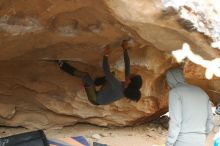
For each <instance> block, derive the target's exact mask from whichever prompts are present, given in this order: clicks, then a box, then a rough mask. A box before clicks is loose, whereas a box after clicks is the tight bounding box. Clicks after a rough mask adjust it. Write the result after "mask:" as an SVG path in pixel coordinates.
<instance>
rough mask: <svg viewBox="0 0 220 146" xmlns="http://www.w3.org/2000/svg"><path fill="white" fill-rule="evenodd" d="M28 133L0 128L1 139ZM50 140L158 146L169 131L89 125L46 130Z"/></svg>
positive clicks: (155, 126) (153, 126)
mask: <svg viewBox="0 0 220 146" xmlns="http://www.w3.org/2000/svg"><path fill="white" fill-rule="evenodd" d="M216 129H217V128H215V129H214V130H213V133H212V134H211V135H210V136H209V137H208V140H207V144H206V146H212V145H213V144H212V141H213V136H214V134H215V133H216V132H217V130H216ZM26 131H28V130H27V129H24V128H6V127H0V137H4V136H8V135H13V134H17V133H22V132H26ZM45 133H46V136H47V138H49V139H53V138H63V137H71V136H81V135H83V136H85V137H86V139H87V140H88V141H89V142H90V144H91V146H92V143H93V142H99V143H102V144H107V145H108V146H158V145H162V144H164V143H165V140H166V136H167V129H165V128H163V126H161V124H158V123H155V122H154V123H146V124H143V125H139V126H135V127H126V128H103V127H97V126H93V125H87V124H78V125H76V126H71V127H65V128H63V129H49V130H45Z"/></svg>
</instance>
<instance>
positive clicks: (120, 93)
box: [96, 49, 130, 105]
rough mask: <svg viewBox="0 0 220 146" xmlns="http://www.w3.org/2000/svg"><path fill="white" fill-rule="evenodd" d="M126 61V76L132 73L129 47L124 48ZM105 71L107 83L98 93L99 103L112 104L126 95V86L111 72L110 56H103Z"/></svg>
mask: <svg viewBox="0 0 220 146" xmlns="http://www.w3.org/2000/svg"><path fill="white" fill-rule="evenodd" d="M124 62H125V76H126V77H127V76H128V75H129V74H130V59H129V56H128V51H127V49H125V50H124ZM103 71H104V74H105V76H106V83H105V85H104V86H103V87H102V89H101V90H100V91H99V92H98V94H97V99H96V101H97V103H98V104H100V105H106V104H110V103H112V102H114V101H116V100H119V99H121V98H123V97H124V87H123V84H122V82H121V81H119V80H118V79H117V78H115V76H114V75H113V74H112V73H111V71H110V67H109V62H108V57H106V56H104V57H103Z"/></svg>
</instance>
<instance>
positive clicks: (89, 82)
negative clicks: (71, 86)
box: [60, 62, 106, 105]
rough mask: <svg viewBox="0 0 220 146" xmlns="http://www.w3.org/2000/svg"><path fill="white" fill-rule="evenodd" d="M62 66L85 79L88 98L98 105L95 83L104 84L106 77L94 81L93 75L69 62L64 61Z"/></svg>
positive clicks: (70, 72) (64, 69)
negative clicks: (79, 69)
mask: <svg viewBox="0 0 220 146" xmlns="http://www.w3.org/2000/svg"><path fill="white" fill-rule="evenodd" d="M60 68H61V69H62V70H63V71H65V72H66V73H68V74H70V75H72V76H76V77H80V78H81V79H82V81H83V85H84V88H85V91H86V94H87V97H88V100H89V101H90V102H91V103H92V104H95V105H98V104H97V101H96V100H97V92H96V90H95V85H96V86H99V85H104V84H105V82H106V80H105V77H100V78H97V79H96V80H95V82H94V80H93V79H92V78H91V76H90V75H89V74H88V73H86V72H81V71H78V70H77V69H76V68H74V67H72V66H70V65H69V64H68V63H65V62H63V64H62V65H61V66H60Z"/></svg>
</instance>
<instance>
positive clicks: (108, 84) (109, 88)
mask: <svg viewBox="0 0 220 146" xmlns="http://www.w3.org/2000/svg"><path fill="white" fill-rule="evenodd" d="M122 48H123V52H124V62H125V81H119V80H118V79H117V78H116V77H115V76H114V75H113V74H112V73H111V71H110V66H109V62H108V55H109V47H105V48H104V54H103V66H102V67H103V72H104V75H105V76H104V77H99V78H96V79H95V81H94V80H93V79H92V78H91V76H90V75H89V74H88V73H86V72H82V71H79V70H77V69H76V68H74V67H72V66H70V65H69V64H68V63H66V62H64V61H59V66H60V68H61V69H62V70H63V71H65V72H66V73H68V74H70V75H72V76H76V77H80V78H81V79H82V81H83V84H84V88H85V90H86V94H87V96H88V99H89V101H90V102H91V103H92V104H95V105H107V104H110V103H112V102H114V101H116V100H119V99H121V98H123V97H126V98H128V99H129V100H132V101H136V102H137V101H139V99H140V98H141V92H140V88H141V86H142V78H141V76H140V75H136V74H130V59H129V56H128V48H129V47H128V41H126V40H124V41H123V42H122ZM100 85H101V86H102V87H101V89H100V90H99V91H96V89H95V86H100Z"/></svg>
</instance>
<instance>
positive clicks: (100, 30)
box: [0, 0, 220, 128]
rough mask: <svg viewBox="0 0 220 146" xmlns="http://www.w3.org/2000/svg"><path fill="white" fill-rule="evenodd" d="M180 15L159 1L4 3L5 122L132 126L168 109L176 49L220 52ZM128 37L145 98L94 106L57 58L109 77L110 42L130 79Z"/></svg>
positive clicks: (1, 84)
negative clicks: (105, 66)
mask: <svg viewBox="0 0 220 146" xmlns="http://www.w3.org/2000/svg"><path fill="white" fill-rule="evenodd" d="M178 19H179V17H178V14H177V13H173V12H169V11H165V10H163V6H162V3H161V2H160V1H159V0H158V1H152V0H149V1H142V0H130V1H125V0H111V1H110V0H105V1H103V0H89V1H88V0H65V1H63V0H53V1H51V0H26V1H23V0H16V1H13V0H3V1H1V2H0V40H1V41H0V49H1V51H0V60H1V61H0V68H1V71H0V107H1V108H0V124H1V125H6V126H24V127H27V128H60V127H63V126H67V125H73V124H76V123H78V122H85V123H91V124H96V125H100V126H126V125H133V124H137V123H140V122H143V121H146V120H151V119H153V118H155V117H157V116H159V115H161V114H163V113H164V112H166V111H167V95H168V87H167V84H166V81H165V76H164V75H165V72H166V70H167V69H169V68H170V67H173V66H177V63H176V61H175V59H174V58H173V57H172V56H171V54H170V51H172V50H175V49H179V48H181V45H182V43H183V42H188V43H189V44H190V45H191V46H193V51H195V52H196V53H199V54H200V55H201V56H203V57H205V58H208V59H211V58H214V57H218V55H219V52H218V50H215V49H213V48H211V47H210V45H209V44H208V43H207V41H206V39H205V38H204V37H203V35H202V34H199V33H197V32H193V33H192V32H189V31H187V30H185V29H184V28H183V27H181V25H180V24H179V23H178V21H177V20H178ZM128 37H132V38H133V39H134V40H135V41H134V43H133V45H132V47H131V49H130V50H129V54H130V57H131V64H132V67H131V68H132V72H133V73H137V74H140V75H142V77H143V79H144V83H143V87H142V89H141V91H142V98H141V100H140V101H139V102H138V103H134V102H131V101H128V100H127V99H125V98H124V99H122V100H119V101H116V102H114V103H112V104H110V105H106V106H94V105H92V104H90V103H89V102H88V100H87V97H86V94H85V91H84V89H83V87H82V82H81V80H80V79H79V78H76V77H72V76H70V75H68V74H66V73H64V72H62V71H61V70H60V69H59V68H58V65H57V64H56V63H55V61H54V60H57V59H63V60H68V62H69V63H71V64H72V65H73V66H75V67H77V68H78V69H80V70H82V71H87V72H89V73H90V74H91V75H92V77H93V78H95V77H97V76H102V75H103V73H102V69H101V61H102V52H103V49H102V48H103V46H105V45H107V44H110V47H111V54H110V56H109V57H110V64H111V68H112V70H113V71H114V72H115V74H116V76H117V77H118V78H119V79H121V80H123V79H124V75H123V70H124V64H123V58H122V50H121V48H120V43H121V40H123V39H127V38H128ZM195 40H199V42H198V41H195ZM184 67H185V73H186V75H189V76H188V77H189V78H191V77H193V80H192V79H190V81H192V82H193V81H194V82H193V83H196V84H198V85H200V86H202V85H204V82H208V83H209V84H206V85H209V86H212V87H213V88H212V89H213V90H214V91H215V92H216V91H219V90H220V89H219V88H218V87H219V86H218V85H219V83H218V82H219V80H218V79H214V80H211V81H206V80H203V79H204V78H200V77H201V73H202V72H198V71H199V69H198V71H196V72H194V70H195V69H197V68H198V66H196V65H194V64H192V65H190V63H186V64H185V66H184ZM198 73H200V74H198ZM190 75H191V76H190ZM194 75H195V76H194ZM196 77H198V78H196ZM200 79H201V80H200ZM203 81H204V82H203ZM204 88H205V89H210V88H208V87H207V86H205V87H204ZM210 92H211V91H210ZM210 92H209V93H210ZM210 95H213V97H217V96H219V93H216V94H215V96H214V94H213V93H210Z"/></svg>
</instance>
